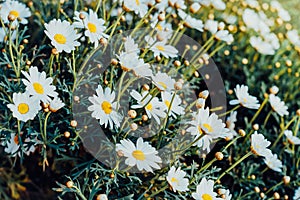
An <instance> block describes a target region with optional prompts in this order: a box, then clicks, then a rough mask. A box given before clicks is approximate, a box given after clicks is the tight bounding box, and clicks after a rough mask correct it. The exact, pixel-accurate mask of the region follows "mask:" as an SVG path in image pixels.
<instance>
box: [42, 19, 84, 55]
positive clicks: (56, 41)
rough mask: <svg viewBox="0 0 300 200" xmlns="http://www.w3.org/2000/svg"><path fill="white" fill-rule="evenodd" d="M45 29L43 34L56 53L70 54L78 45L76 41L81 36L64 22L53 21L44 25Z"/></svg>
mask: <svg viewBox="0 0 300 200" xmlns="http://www.w3.org/2000/svg"><path fill="white" fill-rule="evenodd" d="M45 28H46V30H45V31H44V32H45V34H46V35H47V36H48V37H49V39H50V40H51V44H52V45H53V46H54V47H55V48H56V49H57V51H58V52H62V51H65V52H67V53H70V52H71V51H72V50H75V47H76V46H79V45H80V42H78V41H77V39H78V38H79V37H80V36H81V35H80V34H77V33H76V30H75V29H74V26H73V25H71V24H70V23H69V22H68V21H66V20H64V21H61V20H60V19H53V20H51V21H50V22H49V23H48V24H47V23H45Z"/></svg>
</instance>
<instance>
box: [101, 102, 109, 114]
mask: <svg viewBox="0 0 300 200" xmlns="http://www.w3.org/2000/svg"><path fill="white" fill-rule="evenodd" d="M101 107H102V110H103V111H104V112H105V114H110V113H111V112H112V106H111V104H110V103H109V102H108V101H103V103H102V104H101Z"/></svg>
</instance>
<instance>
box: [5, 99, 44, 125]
mask: <svg viewBox="0 0 300 200" xmlns="http://www.w3.org/2000/svg"><path fill="white" fill-rule="evenodd" d="M7 107H8V108H9V109H10V110H11V111H12V113H13V116H14V117H15V118H17V119H18V120H20V121H23V122H27V121H28V120H33V119H34V117H35V116H36V114H37V113H38V112H39V110H40V105H39V102H38V101H37V100H36V99H35V98H34V97H29V94H28V93H23V94H21V93H14V94H13V104H8V105H7Z"/></svg>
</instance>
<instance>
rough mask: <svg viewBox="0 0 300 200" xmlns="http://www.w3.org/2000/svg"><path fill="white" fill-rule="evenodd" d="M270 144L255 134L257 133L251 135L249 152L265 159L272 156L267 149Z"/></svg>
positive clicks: (261, 136)
mask: <svg viewBox="0 0 300 200" xmlns="http://www.w3.org/2000/svg"><path fill="white" fill-rule="evenodd" d="M270 144H271V142H269V141H268V140H266V139H265V137H264V136H263V135H262V134H257V131H255V132H254V134H252V135H251V151H252V152H253V153H254V154H256V155H258V156H264V157H267V156H269V155H271V154H272V152H271V150H270V149H268V146H270Z"/></svg>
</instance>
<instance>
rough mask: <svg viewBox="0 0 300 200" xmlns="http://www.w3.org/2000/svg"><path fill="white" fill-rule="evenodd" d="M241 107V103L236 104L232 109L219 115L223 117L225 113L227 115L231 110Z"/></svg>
mask: <svg viewBox="0 0 300 200" xmlns="http://www.w3.org/2000/svg"><path fill="white" fill-rule="evenodd" d="M240 107H241V105H240V104H239V105H237V106H235V107H234V108H232V109H231V110H229V111H227V112H225V113H222V114H219V115H218V116H219V117H223V116H225V115H227V114H229V113H231V112H233V111H235V110H237V109H238V108H240Z"/></svg>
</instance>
